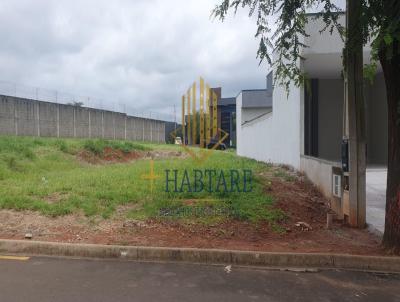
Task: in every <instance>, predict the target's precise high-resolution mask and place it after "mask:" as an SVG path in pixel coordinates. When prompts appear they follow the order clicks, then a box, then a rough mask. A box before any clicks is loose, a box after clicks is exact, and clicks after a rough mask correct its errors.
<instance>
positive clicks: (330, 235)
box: [0, 169, 386, 255]
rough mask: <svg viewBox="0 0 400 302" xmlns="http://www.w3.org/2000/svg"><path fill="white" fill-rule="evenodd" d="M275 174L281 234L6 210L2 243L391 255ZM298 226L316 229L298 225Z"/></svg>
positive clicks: (308, 190)
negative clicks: (29, 238) (330, 219)
mask: <svg viewBox="0 0 400 302" xmlns="http://www.w3.org/2000/svg"><path fill="white" fill-rule="evenodd" d="M279 171H280V170H279ZM275 172H276V171H274V169H273V170H272V172H271V174H270V175H264V176H265V179H266V180H265V190H266V191H267V192H268V194H270V195H272V196H273V197H274V198H275V200H276V204H275V206H276V207H278V208H280V209H282V210H284V211H285V212H286V214H287V218H286V219H284V220H282V221H281V222H280V223H279V228H280V231H277V230H276V229H275V228H274V226H271V225H269V224H267V223H262V224H253V223H249V222H245V221H237V220H232V219H227V220H225V221H222V222H216V223H215V224H207V225H205V224H201V223H193V222H182V221H178V220H173V219H171V220H165V219H163V220H160V219H151V220H146V221H141V220H134V219H128V218H127V216H126V213H127V212H129V211H131V210H132V209H135V207H138V205H134V204H133V205H126V206H123V207H120V208H118V209H117V211H116V214H115V215H114V216H113V217H112V218H111V219H107V220H104V219H102V218H99V217H96V218H88V217H85V216H84V215H70V216H64V217H58V218H50V217H45V216H42V215H40V214H38V213H35V212H15V211H9V210H2V211H0V238H6V239H23V238H24V236H25V233H27V232H29V233H32V234H33V240H42V241H55V242H69V243H95V244H118V245H141V246H165V247H193V248H220V249H236V250H255V251H270V252H322V253H324V252H329V253H347V254H359V255H384V254H385V253H386V252H385V251H384V250H383V248H382V247H381V245H380V239H379V238H378V237H376V236H375V235H373V234H371V233H369V232H368V231H367V230H358V229H351V228H349V227H348V226H346V225H344V224H343V223H342V222H340V221H335V222H334V225H333V228H332V229H331V230H327V229H326V228H325V223H326V213H327V212H328V211H329V201H328V200H326V199H325V198H324V197H323V196H322V195H321V193H320V192H319V191H318V190H317V189H316V188H315V187H314V186H313V185H311V184H310V183H309V182H307V181H306V180H305V179H304V177H302V176H301V175H298V174H296V173H292V172H290V171H289V172H288V173H289V174H290V173H291V174H290V175H289V176H293V178H292V177H288V174H287V173H283V174H282V173H280V174H279V173H275ZM280 172H282V171H280ZM278 174H279V175H278ZM188 202H192V201H188ZM298 222H303V223H305V224H306V225H309V226H310V228H304V227H303V226H296V224H297V223H298ZM282 230H283V231H282Z"/></svg>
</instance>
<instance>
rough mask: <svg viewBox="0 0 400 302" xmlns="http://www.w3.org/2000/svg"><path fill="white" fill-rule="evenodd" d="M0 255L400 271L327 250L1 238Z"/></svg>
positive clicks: (384, 261)
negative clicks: (270, 249)
mask: <svg viewBox="0 0 400 302" xmlns="http://www.w3.org/2000/svg"><path fill="white" fill-rule="evenodd" d="M0 254H22V255H36V256H62V257H78V258H97V259H99V258H100V259H101V258H102V259H121V260H134V261H161V262H189V263H203V264H225V265H228V264H232V265H238V266H258V267H274V268H326V269H350V270H362V271H379V272H397V273H400V257H381V256H358V255H342V254H323V253H320V254H319V253H271V252H252V251H234V250H218V249H195V248H165V247H141V246H115V245H97V244H69V243H55V242H41V241H26V240H5V239H4V240H0Z"/></svg>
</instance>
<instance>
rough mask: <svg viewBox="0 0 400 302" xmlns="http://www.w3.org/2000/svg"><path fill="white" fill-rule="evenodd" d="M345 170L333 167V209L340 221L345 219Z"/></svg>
mask: <svg viewBox="0 0 400 302" xmlns="http://www.w3.org/2000/svg"><path fill="white" fill-rule="evenodd" d="M342 200H343V170H342V169H341V168H339V167H332V201H331V208H332V210H333V211H334V212H335V213H336V214H337V218H338V219H342V218H343V202H342Z"/></svg>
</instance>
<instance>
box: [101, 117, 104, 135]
mask: <svg viewBox="0 0 400 302" xmlns="http://www.w3.org/2000/svg"><path fill="white" fill-rule="evenodd" d="M101 136H102V138H104V111H101Z"/></svg>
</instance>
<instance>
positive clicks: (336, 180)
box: [332, 174, 342, 198]
mask: <svg viewBox="0 0 400 302" xmlns="http://www.w3.org/2000/svg"><path fill="white" fill-rule="evenodd" d="M332 193H333V196H335V197H337V198H342V176H341V175H340V174H333V178H332Z"/></svg>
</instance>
